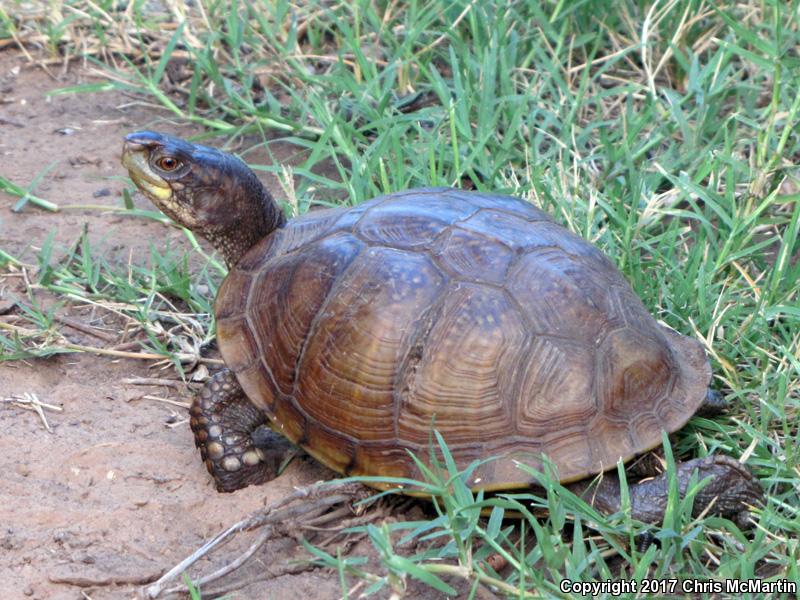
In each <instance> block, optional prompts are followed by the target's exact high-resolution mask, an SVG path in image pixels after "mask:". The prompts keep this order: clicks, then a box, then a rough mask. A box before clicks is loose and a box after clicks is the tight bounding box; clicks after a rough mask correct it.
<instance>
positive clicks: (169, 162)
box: [156, 156, 181, 171]
mask: <svg viewBox="0 0 800 600" xmlns="http://www.w3.org/2000/svg"><path fill="white" fill-rule="evenodd" d="M156 165H157V166H158V168H159V169H161V170H162V171H174V170H175V169H177V168H178V167H180V166H181V161H179V160H178V159H177V158H173V157H172V156H162V157H161V158H159V159H158V160H157V161H156Z"/></svg>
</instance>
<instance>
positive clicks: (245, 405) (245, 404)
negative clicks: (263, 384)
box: [189, 369, 292, 492]
mask: <svg viewBox="0 0 800 600" xmlns="http://www.w3.org/2000/svg"><path fill="white" fill-rule="evenodd" d="M189 413H190V415H191V419H190V423H191V426H192V431H193V432H194V443H195V445H196V446H197V447H198V448H199V449H200V455H201V456H202V458H203V462H204V463H205V464H206V467H207V468H208V472H209V473H211V476H212V477H213V478H214V483H215V484H216V487H217V490H218V491H220V492H234V491H236V490H238V489H240V488H243V487H246V486H248V485H254V484H259V483H263V482H265V481H269V480H270V479H273V478H274V477H275V476H276V475H277V474H278V467H279V466H280V463H281V461H282V460H283V457H284V456H285V455H286V453H287V451H289V450H290V449H291V448H292V446H291V444H289V442H288V441H286V440H285V439H284V438H283V437H282V436H279V435H278V434H277V433H274V432H272V431H271V430H270V429H269V427H268V425H267V417H266V415H265V414H264V413H263V412H262V411H261V410H260V409H259V408H258V407H256V406H255V405H254V404H253V403H252V402H250V400H249V399H248V398H247V396H246V395H245V393H244V391H243V390H242V388H241V386H240V385H239V382H238V381H236V376H235V375H234V374H233V372H231V371H230V370H228V369H223V370H222V371H220V372H218V373H216V374H215V375H214V376H213V377H212V378H211V379H209V381H208V383H207V384H206V386H205V388H203V391H202V392H201V393H200V396H199V397H198V398H196V399H195V401H194V402H193V403H192V408H191V409H190V411H189Z"/></svg>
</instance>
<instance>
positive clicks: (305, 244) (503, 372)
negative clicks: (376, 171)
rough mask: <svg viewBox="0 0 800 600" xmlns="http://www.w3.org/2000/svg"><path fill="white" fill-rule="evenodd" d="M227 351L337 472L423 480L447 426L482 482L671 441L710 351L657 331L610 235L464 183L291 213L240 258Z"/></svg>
mask: <svg viewBox="0 0 800 600" xmlns="http://www.w3.org/2000/svg"><path fill="white" fill-rule="evenodd" d="M216 313H217V333H218V339H219V345H220V349H221V352H222V356H223V358H224V359H225V362H226V363H227V365H228V366H229V367H230V368H231V369H233V371H234V372H235V373H236V375H237V377H238V380H239V382H240V383H241V385H242V387H243V389H244V390H245V392H246V394H247V395H248V397H249V398H250V400H251V401H252V402H253V403H254V404H255V405H256V406H258V407H259V408H261V409H262V410H263V411H264V412H265V413H266V414H267V415H268V416H269V418H270V420H271V421H272V425H273V427H274V428H275V429H276V430H277V431H279V432H281V433H282V434H284V435H285V436H286V437H287V438H288V439H289V440H291V441H292V442H294V443H296V444H298V445H299V446H301V447H303V448H304V449H306V450H307V451H308V452H309V453H310V454H311V455H312V456H314V457H315V458H317V459H318V460H320V461H321V462H322V463H324V464H326V465H327V466H329V467H330V468H332V469H334V470H336V471H338V472H340V473H345V474H352V475H381V476H392V477H419V473H418V471H417V468H416V466H415V463H414V461H413V460H412V458H411V457H410V456H409V453H408V450H411V451H413V452H414V453H416V454H417V455H418V456H420V457H421V458H423V459H425V458H426V457H428V456H429V454H428V452H429V449H430V447H431V439H432V429H433V428H434V427H435V428H436V429H437V430H438V431H439V432H440V433H441V434H442V436H443V437H444V439H445V440H446V442H447V444H448V447H449V449H450V451H451V452H452V454H453V456H454V458H455V460H456V463H457V464H458V465H459V467H461V468H464V467H466V466H467V465H469V464H470V463H471V462H472V461H475V460H481V459H486V458H490V457H499V458H498V460H493V461H488V462H485V463H482V464H481V465H480V466H478V467H477V468H476V469H475V470H474V471H472V472H471V474H470V478H471V479H470V484H471V485H472V486H473V487H476V488H483V489H489V490H492V489H495V490H496V489H508V488H515V487H523V486H526V485H528V484H530V483H531V482H532V478H531V477H530V475H528V474H527V473H526V472H525V471H523V470H521V469H519V468H518V467H517V464H516V463H517V462H521V463H525V464H528V465H531V466H532V467H534V468H537V469H541V468H542V467H543V455H546V456H547V458H548V459H549V461H550V462H551V463H553V464H554V465H555V466H556V467H557V469H558V473H559V476H560V478H561V480H562V481H572V480H576V479H581V478H583V477H586V476H588V475H591V474H595V473H599V472H601V471H603V470H606V469H609V468H611V467H614V466H615V464H616V462H617V461H618V460H619V459H622V460H628V459H630V458H632V457H633V456H634V455H636V454H638V453H641V452H644V451H646V450H649V449H651V448H654V447H655V446H657V445H659V444H660V443H661V439H662V438H661V436H662V430H666V431H668V432H672V431H675V430H677V429H679V428H680V427H682V426H683V425H684V423H685V422H686V421H687V420H688V419H689V418H690V417H691V416H692V414H693V413H694V412H695V410H696V409H697V407H698V406H699V405H700V403H701V401H702V400H703V398H704V397H705V393H706V389H707V385H708V382H709V379H710V369H709V365H708V360H707V358H706V355H705V353H704V351H703V349H702V347H701V346H700V344H699V343H698V342H696V341H694V340H692V339H690V338H687V337H684V336H681V335H678V334H677V333H674V332H673V331H671V330H670V329H667V328H665V327H662V326H661V325H659V324H658V323H657V322H656V321H655V320H654V319H653V317H652V316H651V315H650V314H649V313H648V311H647V310H646V309H645V307H644V305H643V304H642V302H641V301H640V300H639V298H638V297H637V296H636V295H635V293H634V292H633V290H632V289H631V288H630V286H629V285H628V283H627V282H626V281H625V279H624V278H623V277H622V275H621V274H620V273H619V271H618V270H617V269H616V268H615V267H614V265H613V264H612V263H611V262H610V261H609V260H608V259H607V258H606V257H605V256H604V255H603V254H602V253H601V252H600V251H599V250H598V249H597V248H595V247H594V246H593V245H591V244H590V243H588V242H586V241H585V240H583V239H581V238H580V237H578V236H576V235H574V234H572V233H570V232H569V231H567V230H566V229H564V228H563V227H561V226H560V225H558V224H556V223H554V222H553V220H552V219H551V218H550V217H549V216H548V215H547V214H545V213H543V212H542V211H540V210H538V209H536V208H534V207H533V206H532V205H530V204H529V203H526V202H524V201H522V200H518V199H515V198H510V197H504V196H496V195H486V194H479V193H473V192H465V191H459V190H453V189H447V188H437V189H420V190H411V191H407V192H402V193H398V194H392V195H388V196H383V197H380V198H376V199H375V200H371V201H369V202H366V203H364V204H362V205H360V206H358V207H356V208H350V209H334V210H326V211H319V212H313V213H311V214H309V215H306V216H304V217H301V218H298V219H294V220H292V221H290V222H289V223H288V224H287V225H286V226H285V227H283V228H281V229H279V230H276V231H275V232H273V233H272V234H270V235H269V236H267V237H266V238H265V239H264V240H262V241H261V242H260V243H259V244H257V245H256V246H255V247H254V248H252V249H251V250H250V251H249V252H248V253H247V254H246V255H245V256H244V257H243V258H242V260H241V261H240V262H239V264H237V265H236V267H235V268H234V269H232V270H231V272H230V274H229V275H228V277H227V279H226V280H225V282H224V283H223V285H222V287H221V289H220V292H219V296H218V298H217V303H216Z"/></svg>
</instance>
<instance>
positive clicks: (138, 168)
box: [122, 131, 172, 200]
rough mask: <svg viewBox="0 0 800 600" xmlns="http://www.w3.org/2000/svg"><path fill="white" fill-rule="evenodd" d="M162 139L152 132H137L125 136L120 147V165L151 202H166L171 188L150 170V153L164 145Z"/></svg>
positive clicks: (170, 193)
mask: <svg viewBox="0 0 800 600" xmlns="http://www.w3.org/2000/svg"><path fill="white" fill-rule="evenodd" d="M164 141H165V140H164V138H163V137H162V136H161V135H160V134H158V133H154V132H152V131H138V132H136V133H131V134H128V135H127V136H125V143H124V145H123V147H122V165H123V166H124V167H125V168H126V169H128V174H129V175H130V177H131V179H132V180H133V182H134V183H135V184H136V185H138V186H139V187H140V188H142V190H143V191H144V192H146V193H147V194H148V195H150V196H152V197H153V200H156V199H158V200H166V199H167V198H169V197H170V196H172V188H171V187H170V185H169V183H167V182H166V181H165V180H164V179H163V178H161V177H159V176H158V175H157V174H156V173H154V172H153V170H152V169H151V168H150V160H149V159H150V153H151V152H152V151H153V150H154V149H155V148H157V147H159V146H162V145H163V144H164Z"/></svg>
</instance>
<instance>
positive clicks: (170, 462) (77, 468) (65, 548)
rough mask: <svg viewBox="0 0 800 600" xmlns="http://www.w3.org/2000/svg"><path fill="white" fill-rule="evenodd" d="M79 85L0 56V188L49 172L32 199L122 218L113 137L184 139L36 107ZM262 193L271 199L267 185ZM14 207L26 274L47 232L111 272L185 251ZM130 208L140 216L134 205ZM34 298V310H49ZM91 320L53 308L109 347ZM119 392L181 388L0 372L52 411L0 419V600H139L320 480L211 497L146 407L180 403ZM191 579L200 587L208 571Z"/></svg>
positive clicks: (88, 110) (170, 425)
mask: <svg viewBox="0 0 800 600" xmlns="http://www.w3.org/2000/svg"><path fill="white" fill-rule="evenodd" d="M56 72H57V73H58V72H59V71H58V67H56ZM90 81H93V80H90V79H88V77H87V76H86V75H85V74H84V73H83V72H82V71H81V70H80V68H79V67H74V66H73V67H71V68H70V69H69V71H68V72H67V73H65V74H59V75H58V76H57V78H53V77H51V76H50V75H48V74H47V73H45V72H44V71H43V70H42V69H41V68H39V67H37V66H35V65H30V64H28V63H27V62H26V61H25V59H24V57H22V56H21V55H19V54H17V53H16V52H14V51H8V50H7V51H5V52H0V175H2V176H4V177H6V178H7V179H9V180H11V181H13V182H15V183H17V184H19V185H22V186H27V185H29V184H30V183H31V182H32V181H33V180H34V178H35V177H36V176H37V175H38V174H40V173H42V172H43V170H45V169H46V168H47V167H48V166H50V165H53V166H52V168H51V169H50V170H48V171H47V172H46V173H45V175H44V176H43V177H42V179H41V182H40V183H39V184H38V186H37V187H36V189H35V194H36V195H38V196H40V197H44V198H47V199H49V200H51V201H53V202H56V203H58V204H60V205H67V204H95V205H97V204H102V205H116V206H118V205H119V204H120V202H121V200H120V198H121V191H122V189H123V187H125V185H126V184H125V180H124V179H123V175H124V173H123V170H122V168H121V166H120V164H119V154H120V149H121V139H122V137H123V135H124V134H125V133H126V132H129V131H132V130H137V129H142V128H145V127H150V128H158V129H160V130H164V131H168V132H172V133H179V134H184V135H185V134H187V133H191V131H190V130H187V129H186V128H185V127H183V128H182V127H179V126H177V125H175V124H174V123H171V122H168V121H167V120H166V119H167V118H168V116H169V115H167V114H166V113H163V112H159V111H158V110H157V109H155V108H152V107H147V106H144V105H142V104H140V103H137V102H136V99H135V98H131V97H126V96H124V95H121V94H119V93H97V94H88V93H82V94H80V95H74V94H67V95H55V96H47V93H48V92H51V91H53V90H56V89H58V88H62V87H65V86H71V85H76V84H79V83H86V82H90ZM65 128H69V129H65ZM280 150H281V149H280V148H279V147H278V148H276V147H275V146H273V147H272V151H273V152H276V153H278V154H279V155H280ZM284 150H285V152H286V153H287V154H288V152H289V149H284ZM248 158H249V159H250V160H257V159H255V158H254V157H253V156H252V155H251V156H249V157H248ZM267 183H268V185H269V186H270V187H271V188H272V189H273V190H274V191H275V192H276V196H278V197H282V196H283V194H282V193H281V191H280V187H279V186H278V185H277V182H275V181H268V182H267ZM17 200H18V198H16V197H12V196H10V195H7V194H3V193H0V248H2V249H3V250H5V251H6V252H9V253H10V254H12V255H14V256H16V257H19V258H21V259H22V260H23V261H24V262H26V263H30V264H35V263H36V260H35V257H36V252H37V249H38V248H39V247H40V246H41V244H42V242H43V241H44V240H45V239H46V237H47V235H48V234H49V233H50V232H55V248H56V250H55V251H54V258H57V257H58V256H59V252H62V253H63V252H64V250H65V249H66V248H67V247H68V246H69V245H70V244H72V243H73V242H74V241H75V239H76V238H77V237H78V236H79V235H80V232H81V231H82V229H83V228H84V227H85V226H86V227H88V232H89V236H90V239H91V240H92V242H93V247H94V248H95V253H96V254H98V255H102V256H104V257H105V258H106V259H107V260H109V261H111V262H114V261H116V262H118V263H121V264H124V263H125V262H127V261H128V260H129V257H132V260H134V261H137V262H140V263H146V262H147V260H148V252H147V249H148V246H149V245H150V244H151V243H152V244H155V245H156V246H158V247H160V248H163V247H164V245H165V244H166V243H169V244H170V245H171V246H172V247H173V248H174V247H181V246H185V240H184V238H183V236H182V235H181V233H180V232H179V231H177V230H176V229H174V228H170V227H167V226H164V225H161V224H159V223H156V222H153V221H149V220H145V219H134V218H126V217H122V216H118V215H111V214H104V213H102V212H101V211H98V210H69V211H63V212H58V213H49V212H45V211H43V210H41V209H39V208H37V207H35V206H33V205H31V204H28V205H27V206H26V207H25V208H24V210H23V211H22V212H19V213H13V212H11V211H10V208H11V207H12V206H13V205H14V204H15V203H16V202H17ZM135 200H136V204H137V207H139V208H142V209H148V210H152V207H151V206H150V205H149V203H148V202H147V201H146V200H144V199H142V198H141V197H137V198H136V199H135ZM131 250H132V252H131ZM22 289H23V288H22V279H21V276H20V274H19V272H16V273H13V272H9V271H0V306H2V305H3V303H4V302H5V303H6V305H7V304H8V302H9V298H13V297H14V295H15V294H19V293H20V291H21V290H22ZM38 294H41V295H40V296H38V297H39V299H40V300H41V301H42V302H43V303H45V305H47V304H49V303H52V302H53V300H54V299H53V298H49V297H47V295H46V294H45V293H44V292H41V293H39V292H37V295H38ZM6 310H7V309H6ZM14 310H18V309H14ZM87 311H88V309H86V308H80V307H70V306H64V307H62V308H60V309H59V314H61V315H69V316H70V317H72V318H74V319H76V320H82V321H84V322H86V321H87V320H88V319H91V320H92V321H91V323H92V326H94V327H99V328H103V327H104V326H105V327H106V329H105V330H104V331H105V332H106V334H107V335H112V336H113V335H115V334H118V333H119V332H118V331H115V329H114V322H113V321H112V320H108V321H104V319H108V317H107V316H105V315H104V314H102V311H96V312H91V311H88V312H87ZM1 312H3V311H2V310H0V313H1ZM12 313H13V311H12ZM7 317H8V315H6V317H0V318H7ZM62 331H63V333H64V335H65V336H66V337H67V338H69V339H70V340H71V341H72V342H74V343H81V344H92V345H101V346H103V345H108V344H106V343H104V342H103V341H102V340H98V339H96V338H93V337H91V336H90V335H87V334H86V333H83V332H81V331H78V330H75V331H73V330H72V329H70V328H68V327H63V328H62ZM131 377H170V378H176V377H177V375H176V373H175V372H174V370H173V369H172V368H167V369H166V370H163V369H156V368H153V365H152V363H149V362H147V361H141V360H133V359H113V358H109V357H104V356H94V355H89V354H61V355H57V356H55V357H51V358H47V359H31V360H26V361H15V362H4V363H0V398H8V397H10V396H12V395H20V394H24V393H34V394H36V395H37V396H38V398H39V399H40V400H41V401H42V402H46V403H49V404H53V405H57V406H60V407H62V409H63V412H60V413H59V412H47V413H46V414H47V419H48V421H49V423H50V426H51V427H52V433H49V432H47V431H46V430H45V428H44V426H43V423H42V421H41V420H40V418H39V417H38V416H37V414H36V413H34V412H32V411H27V410H23V409H21V408H20V407H18V406H16V405H13V404H10V403H7V402H6V403H2V404H0V427H1V428H2V432H3V434H2V437H0V472H1V473H2V485H0V598H9V599H12V598H13V599H16V598H39V599H61V598H64V599H78V598H93V599H95V600H101V599H105V598H135V597H136V596H137V593H138V589H139V586H140V585H141V584H143V583H146V582H148V581H152V580H153V579H155V578H157V577H158V576H160V575H161V574H162V573H163V572H165V571H166V570H167V569H169V568H171V567H172V566H173V565H175V564H176V563H177V562H179V561H180V560H181V559H183V558H184V557H186V556H187V555H189V554H190V553H192V552H193V551H194V550H196V549H197V548H198V547H199V546H200V545H201V544H202V543H203V542H204V541H205V540H206V539H208V538H209V537H211V536H212V535H214V534H216V533H218V532H219V531H221V530H222V529H223V528H225V527H227V526H229V525H231V524H232V523H234V522H236V521H238V520H239V519H241V518H243V517H246V516H248V515H249V514H251V513H253V512H254V511H256V510H258V509H259V508H260V507H263V506H264V505H266V504H269V503H271V502H274V501H275V500H276V499H279V498H281V497H283V496H285V495H286V494H287V493H288V492H290V491H291V490H292V489H293V488H294V487H295V486H299V485H307V484H310V483H312V482H314V481H317V480H319V479H326V478H328V477H330V473H329V472H327V471H326V470H324V469H323V468H322V467H319V466H318V465H316V464H315V463H313V462H312V461H311V460H309V459H307V458H301V459H298V460H295V461H294V462H293V463H292V464H291V465H290V466H289V468H288V469H287V471H286V472H284V473H283V474H282V475H281V476H280V477H279V478H277V479H276V480H274V481H273V482H271V483H269V484H267V485H264V486H260V487H251V488H247V489H244V490H240V491H238V492H236V493H234V494H219V493H217V492H216V491H215V490H214V488H213V487H212V485H211V481H210V478H209V476H208V474H207V472H206V471H205V469H204V468H203V466H202V464H201V463H200V460H199V456H198V454H197V452H196V450H195V448H194V443H193V439H192V435H191V432H190V430H189V426H188V423H187V422H186V411H185V409H183V408H181V407H177V406H174V405H171V404H167V403H164V402H159V401H153V400H148V399H144V398H143V397H144V396H145V395H156V396H160V397H165V398H168V399H172V400H175V401H179V402H185V401H186V400H187V398H189V395H190V394H189V391H188V388H180V387H179V388H177V389H174V388H170V387H158V386H155V387H153V386H146V387H142V386H133V385H126V384H125V383H122V381H123V380H124V379H126V378H131ZM289 542H291V543H289ZM241 543H245V542H244V541H242V542H241ZM234 546H235V544H234ZM296 546H297V542H296V541H295V540H288V539H284V540H278V541H275V542H271V543H270V544H269V545H268V546H266V547H265V548H264V549H262V551H261V553H260V554H259V555H257V558H256V562H255V567H254V569H255V572H258V570H259V569H260V568H261V567H263V568H264V569H265V570H266V569H269V568H270V567H272V566H275V565H276V564H283V563H284V562H285V561H286V560H287V559H289V558H292V556H293V555H294V554H296V553H295V552H294V551H293V550H291V549H292V548H296ZM234 555H235V553H234ZM304 556H307V555H304ZM203 565H204V566H205V568H204V569H203V570H204V571H206V572H208V570H209V569H210V568H211V566H210V564H209V563H201V566H203ZM340 596H341V590H340V587H339V583H338V576H337V575H336V574H335V573H332V572H329V571H325V570H319V569H317V570H310V571H306V572H303V573H300V574H292V575H282V576H279V577H277V578H273V579H271V580H270V581H267V582H261V583H259V584H254V585H252V586H251V587H249V588H245V589H243V590H240V591H238V592H233V593H232V594H230V595H229V596H227V597H228V598H232V599H234V598H319V599H324V598H337V597H340ZM204 597H208V596H204Z"/></svg>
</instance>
